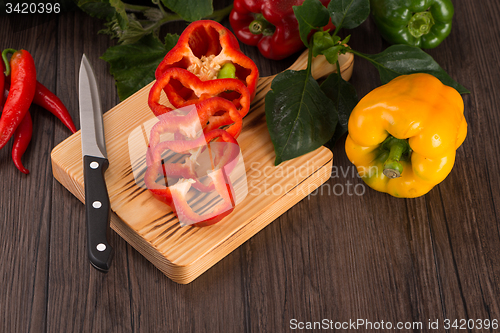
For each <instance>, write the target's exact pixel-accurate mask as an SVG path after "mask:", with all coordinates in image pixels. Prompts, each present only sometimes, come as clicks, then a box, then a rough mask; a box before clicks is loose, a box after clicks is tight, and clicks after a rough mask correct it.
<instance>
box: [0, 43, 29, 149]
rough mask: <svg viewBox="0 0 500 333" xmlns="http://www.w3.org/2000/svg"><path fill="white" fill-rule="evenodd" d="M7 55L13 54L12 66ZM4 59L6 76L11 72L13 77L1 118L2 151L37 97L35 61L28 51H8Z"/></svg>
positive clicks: (0, 137) (5, 51)
mask: <svg viewBox="0 0 500 333" xmlns="http://www.w3.org/2000/svg"><path fill="white" fill-rule="evenodd" d="M7 53H13V55H12V57H11V58H10V66H9V64H8V61H7V58H6V57H7ZM2 57H3V59H4V62H5V67H6V68H7V70H6V73H5V74H6V75H7V76H8V75H9V72H10V75H11V87H10V92H9V96H8V97H7V100H6V101H5V105H4V108H3V112H2V117H1V118H0V149H1V148H3V147H4V146H5V145H6V144H7V142H8V141H9V139H10V138H11V137H12V135H13V134H14V132H15V130H16V128H17V127H18V126H19V124H21V121H22V120H23V119H24V116H25V115H26V113H27V112H28V109H29V107H30V105H31V102H32V101H33V97H34V96H35V87H36V70H35V61H34V60H33V57H32V56H31V54H30V53H29V52H28V51H26V50H20V51H16V50H13V49H6V50H4V51H3V52H2Z"/></svg>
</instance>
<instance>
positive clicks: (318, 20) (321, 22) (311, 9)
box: [293, 0, 330, 46]
mask: <svg viewBox="0 0 500 333" xmlns="http://www.w3.org/2000/svg"><path fill="white" fill-rule="evenodd" d="M293 12H294V13H295V17H296V18H297V21H298V22H299V33H300V39H302V42H303V43H304V45H305V46H309V41H308V37H309V34H310V33H311V31H312V30H318V29H320V28H322V27H323V26H325V25H327V24H328V21H329V20H330V17H329V15H328V10H327V9H326V8H325V7H324V6H323V4H322V3H321V2H320V1H319V0H305V1H304V2H303V3H302V5H301V6H293Z"/></svg>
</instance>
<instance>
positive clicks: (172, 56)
mask: <svg viewBox="0 0 500 333" xmlns="http://www.w3.org/2000/svg"><path fill="white" fill-rule="evenodd" d="M225 65H226V67H227V69H225V68H224V66H225ZM228 65H229V66H228ZM169 68H182V69H185V70H187V71H189V72H191V73H193V74H195V75H196V76H198V77H199V78H200V80H202V81H207V80H214V79H220V78H234V79H238V80H240V81H242V82H244V83H245V85H246V87H247V89H248V90H249V92H250V96H251V98H253V97H254V96H255V89H256V87H257V82H258V79H259V70H258V69H257V66H256V65H255V63H254V62H253V61H252V60H251V59H250V58H249V57H247V56H246V55H245V54H243V52H241V50H240V45H239V44H238V40H237V39H236V37H235V36H234V35H233V34H232V33H231V31H229V30H228V29H226V28H225V27H224V26H222V25H221V24H219V23H217V22H215V21H210V20H200V21H196V22H193V23H191V24H190V25H189V26H188V27H187V28H186V29H185V30H184V31H183V32H182V34H181V36H180V37H179V41H178V42H177V44H176V45H175V46H174V48H172V49H171V50H170V51H169V52H168V53H167V55H166V56H165V58H164V59H163V61H162V62H161V63H160V64H159V66H158V68H157V69H156V79H159V78H160V77H161V76H162V75H163V73H164V72H165V71H166V70H167V69H169ZM225 72H228V73H225ZM221 76H222V77H221Z"/></svg>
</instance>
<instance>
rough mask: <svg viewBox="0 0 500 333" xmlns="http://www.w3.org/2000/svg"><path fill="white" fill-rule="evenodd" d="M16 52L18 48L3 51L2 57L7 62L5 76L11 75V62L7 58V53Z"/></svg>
mask: <svg viewBox="0 0 500 333" xmlns="http://www.w3.org/2000/svg"><path fill="white" fill-rule="evenodd" d="M16 52H17V50H16V49H5V50H3V52H2V59H3V62H4V64H5V72H4V74H5V76H9V75H10V64H9V59H7V54H9V53H11V54H14V53H16Z"/></svg>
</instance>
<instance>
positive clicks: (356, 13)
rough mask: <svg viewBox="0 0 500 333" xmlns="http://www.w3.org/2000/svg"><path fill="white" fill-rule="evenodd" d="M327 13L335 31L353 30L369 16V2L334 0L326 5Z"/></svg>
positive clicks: (362, 0)
mask: <svg viewBox="0 0 500 333" xmlns="http://www.w3.org/2000/svg"><path fill="white" fill-rule="evenodd" d="M328 11H329V13H330V16H331V18H332V23H333V24H334V25H335V26H336V29H337V30H339V29H340V28H346V29H354V28H356V27H357V26H359V25H360V24H361V23H363V22H364V21H365V20H366V19H367V18H368V15H369V14H370V0H334V1H330V3H329V4H328Z"/></svg>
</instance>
